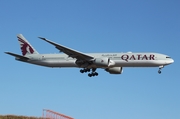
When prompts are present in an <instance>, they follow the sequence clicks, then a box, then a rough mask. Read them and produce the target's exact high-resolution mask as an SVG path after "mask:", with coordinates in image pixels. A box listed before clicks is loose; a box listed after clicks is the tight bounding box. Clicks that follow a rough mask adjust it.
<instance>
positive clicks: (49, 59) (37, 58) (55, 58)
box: [16, 53, 174, 68]
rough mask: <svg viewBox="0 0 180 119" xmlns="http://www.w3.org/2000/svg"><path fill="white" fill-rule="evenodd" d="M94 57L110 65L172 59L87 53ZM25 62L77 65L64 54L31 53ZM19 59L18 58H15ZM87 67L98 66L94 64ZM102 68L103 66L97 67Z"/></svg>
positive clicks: (161, 63)
mask: <svg viewBox="0 0 180 119" xmlns="http://www.w3.org/2000/svg"><path fill="white" fill-rule="evenodd" d="M87 54H88V55H91V56H94V57H95V58H105V57H106V58H109V59H110V60H111V61H112V62H113V63H112V65H110V67H159V66H165V65H168V64H171V63H173V62H174V61H173V59H172V58H170V57H169V56H167V55H164V54H159V53H87ZM26 57H28V58H29V60H28V61H26V62H27V63H31V64H36V65H41V66H46V67H79V66H78V65H77V64H76V59H73V58H71V57H68V55H66V54H31V55H27V56H26ZM16 59H17V60H19V59H18V58H16ZM88 67H90V68H91V67H96V68H97V67H98V66H96V65H92V66H88ZM98 68H103V67H98Z"/></svg>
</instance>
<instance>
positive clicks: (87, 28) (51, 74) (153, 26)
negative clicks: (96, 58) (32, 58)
mask: <svg viewBox="0 0 180 119" xmlns="http://www.w3.org/2000/svg"><path fill="white" fill-rule="evenodd" d="M179 4H180V1H178V0H171V1H169V0H146V1H144V0H136V1H133V0H132V1H129V0H105V1H104V0H99V1H97V0H91V1H84V0H76V1H62V0H53V1H50V0H39V1H27V0H26V1H24V0H16V1H13V0H4V1H1V4H0V8H1V10H0V18H1V19H0V24H1V25H0V32H1V35H0V39H1V40H0V41H1V43H0V47H1V53H0V57H1V62H0V66H1V73H0V82H1V83H0V94H1V98H0V114H3V115H5V114H16V115H27V116H41V115H42V109H44V108H45V109H50V110H54V111H56V112H60V113H63V114H66V115H69V116H72V117H74V118H75V119H110V118H111V119H113V118H115V119H120V118H123V119H132V118H133V119H178V118H180V93H179V92H180V86H179V85H180V76H179V66H180V63H179V60H180V56H179V53H178V52H179V51H180V47H179V44H180V40H179V39H180V14H179V12H180V7H179ZM19 33H22V34H23V35H24V36H25V37H26V38H27V39H28V40H29V42H30V43H31V44H32V45H33V46H34V47H35V48H36V50H37V51H38V52H40V53H58V50H57V49H55V48H54V47H53V46H51V45H50V44H48V43H46V42H44V41H42V40H39V39H38V38H37V37H38V36H42V37H46V38H48V39H50V40H52V41H55V42H57V43H60V44H62V45H65V46H68V47H71V48H73V49H76V50H78V51H81V52H85V53H86V52H127V51H132V52H158V53H163V54H167V55H169V56H171V57H172V58H173V59H174V60H175V62H174V63H173V64H172V65H169V66H167V67H165V68H164V69H163V70H162V74H160V75H159V74H158V73H157V71H158V68H124V72H123V74H122V75H110V74H109V73H107V72H105V71H104V70H102V69H98V70H97V71H98V73H99V76H98V77H93V78H89V77H88V76H87V74H81V73H79V69H77V68H65V69H61V68H46V67H40V66H35V65H31V64H25V63H21V62H18V61H15V60H14V58H13V57H11V56H8V55H6V54H4V52H5V51H11V52H14V53H18V54H21V52H20V48H19V44H18V42H17V39H16V35H17V34H19Z"/></svg>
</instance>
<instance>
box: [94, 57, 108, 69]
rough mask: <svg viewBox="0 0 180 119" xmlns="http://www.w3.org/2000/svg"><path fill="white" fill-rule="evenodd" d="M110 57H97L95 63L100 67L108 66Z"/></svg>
mask: <svg viewBox="0 0 180 119" xmlns="http://www.w3.org/2000/svg"><path fill="white" fill-rule="evenodd" d="M109 61H110V59H109V58H106V57H105V58H96V59H95V60H94V62H93V63H94V64H95V65H97V66H98V67H108V66H109Z"/></svg>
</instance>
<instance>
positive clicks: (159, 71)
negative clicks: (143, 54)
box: [158, 66, 164, 74]
mask: <svg viewBox="0 0 180 119" xmlns="http://www.w3.org/2000/svg"><path fill="white" fill-rule="evenodd" d="M163 67H164V66H159V70H158V73H159V74H161V70H162V68H163Z"/></svg>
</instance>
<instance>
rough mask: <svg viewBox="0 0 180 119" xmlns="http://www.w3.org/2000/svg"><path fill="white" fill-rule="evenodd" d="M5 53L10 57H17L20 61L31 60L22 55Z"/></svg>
mask: <svg viewBox="0 0 180 119" xmlns="http://www.w3.org/2000/svg"><path fill="white" fill-rule="evenodd" d="M5 53H6V54H8V55H12V56H14V57H16V58H18V59H21V60H28V59H29V58H27V57H24V56H21V55H18V54H14V53H11V52H5Z"/></svg>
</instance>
